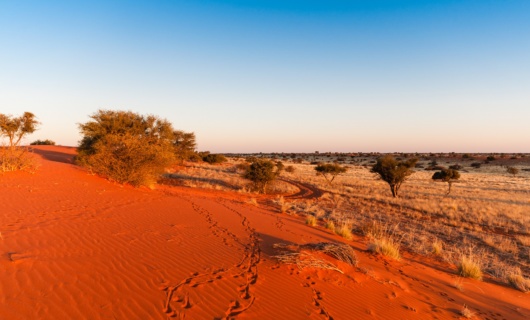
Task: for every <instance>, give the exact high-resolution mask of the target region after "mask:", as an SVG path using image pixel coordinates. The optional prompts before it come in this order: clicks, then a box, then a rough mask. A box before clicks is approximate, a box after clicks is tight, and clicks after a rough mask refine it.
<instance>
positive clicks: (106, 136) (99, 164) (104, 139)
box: [76, 110, 178, 186]
mask: <svg viewBox="0 0 530 320" xmlns="http://www.w3.org/2000/svg"><path fill="white" fill-rule="evenodd" d="M90 118H91V119H92V120H91V121H88V122H86V123H83V124H80V125H79V128H80V130H81V134H82V135H83V139H82V140H81V142H80V144H79V148H78V156H77V157H76V163H77V164H79V165H81V166H83V167H86V168H88V169H89V170H91V171H92V172H94V173H97V174H99V175H102V176H104V177H107V178H109V179H110V180H114V181H117V182H120V183H129V184H131V185H133V186H141V185H144V186H151V185H152V184H154V183H155V182H156V180H157V179H158V177H159V176H160V175H161V174H162V173H164V171H165V168H167V167H168V166H170V165H171V164H172V163H174V162H175V161H176V160H177V153H176V150H175V144H176V143H175V142H176V139H177V138H178V137H176V135H175V132H176V131H175V130H173V127H172V125H171V123H169V122H168V121H167V120H164V119H160V118H158V117H156V116H152V115H149V116H142V115H139V114H136V113H133V112H130V111H110V110H99V111H98V112H96V113H94V114H93V115H91V116H90ZM177 132H178V131H177Z"/></svg>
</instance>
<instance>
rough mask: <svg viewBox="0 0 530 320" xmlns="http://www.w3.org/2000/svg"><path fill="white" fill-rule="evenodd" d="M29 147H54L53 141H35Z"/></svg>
mask: <svg viewBox="0 0 530 320" xmlns="http://www.w3.org/2000/svg"><path fill="white" fill-rule="evenodd" d="M29 145H30V146H54V145H55V141H52V140H48V139H46V140H35V141H33V142H32V143H30V144H29Z"/></svg>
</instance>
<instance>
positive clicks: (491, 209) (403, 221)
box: [172, 157, 530, 291]
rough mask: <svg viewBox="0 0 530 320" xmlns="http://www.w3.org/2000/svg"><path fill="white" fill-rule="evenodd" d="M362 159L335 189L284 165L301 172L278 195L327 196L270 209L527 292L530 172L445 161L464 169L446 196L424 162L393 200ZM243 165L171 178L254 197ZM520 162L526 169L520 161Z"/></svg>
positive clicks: (279, 201) (310, 170) (194, 169)
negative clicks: (315, 192)
mask: <svg viewBox="0 0 530 320" xmlns="http://www.w3.org/2000/svg"><path fill="white" fill-rule="evenodd" d="M313 160H314V159H313ZM319 160H321V159H319ZM362 160H364V163H351V164H346V165H345V166H346V167H347V168H348V170H347V172H346V173H344V174H341V175H339V176H337V178H336V180H335V181H334V182H333V184H329V183H328V182H327V181H326V180H325V179H324V178H323V177H322V176H320V175H317V173H316V172H315V170H314V168H315V166H314V165H311V164H309V162H308V161H302V163H290V162H285V164H286V165H290V166H292V167H293V168H294V172H293V173H288V172H284V173H282V175H281V178H280V180H281V181H279V182H277V184H276V188H275V189H274V190H273V192H276V193H287V194H288V193H295V192H296V191H297V189H296V188H295V187H294V186H293V185H290V184H289V183H287V182H288V181H292V182H293V181H294V182H299V183H303V184H306V185H310V186H312V187H315V188H318V189H320V190H322V191H323V192H324V193H323V195H322V196H321V197H315V198H312V199H305V198H290V197H289V196H282V197H280V196H276V198H274V199H272V200H270V201H269V202H268V204H270V205H273V206H276V207H277V208H278V210H279V211H280V212H285V213H288V214H296V215H302V216H308V217H306V218H305V219H306V221H307V222H306V223H307V224H308V225H320V226H321V227H323V228H328V229H333V231H335V233H337V234H339V235H342V236H344V237H345V238H350V237H351V236H350V235H349V234H351V233H352V232H353V233H355V234H358V235H361V236H364V237H365V241H366V245H367V248H369V249H371V250H373V251H375V252H379V253H385V252H386V254H387V255H389V256H391V257H394V258H396V259H399V257H400V251H403V252H411V253H415V254H421V255H427V256H431V257H434V258H436V259H439V260H442V261H445V262H447V263H449V264H450V265H453V266H454V268H453V269H451V270H447V271H448V272H455V273H459V274H461V275H464V276H469V275H467V273H465V272H462V271H461V270H462V268H465V265H466V264H473V265H474V267H476V268H477V269H478V270H479V271H480V273H481V275H480V276H469V277H475V278H482V273H483V274H484V276H485V277H487V278H488V279H490V280H492V281H500V282H503V283H505V284H511V285H512V286H514V287H516V288H518V289H519V290H522V291H528V289H529V285H530V280H528V279H529V275H530V172H528V171H521V172H520V173H519V174H517V175H510V174H508V173H507V172H506V168H505V166H504V165H503V163H499V162H497V163H493V162H492V163H489V164H486V165H482V166H481V168H478V169H477V168H472V167H471V166H470V163H472V162H476V161H477V160H474V159H470V160H466V159H460V158H453V159H441V160H439V161H440V162H443V164H444V165H445V166H449V165H452V164H457V163H458V164H461V165H463V168H462V169H461V170H460V172H461V174H462V177H461V179H460V180H459V181H458V182H457V183H454V185H453V188H452V191H451V193H450V194H447V184H446V183H443V182H435V181H433V180H432V179H431V177H432V174H433V172H434V171H428V170H424V169H423V167H427V166H428V161H427V160H423V161H420V163H419V165H418V167H419V168H417V169H415V173H414V174H413V175H412V176H411V177H410V178H409V179H408V180H407V181H406V182H405V183H404V184H403V187H402V191H401V194H400V197H398V198H393V197H392V196H391V193H390V190H389V187H388V185H387V184H386V183H385V182H383V181H381V180H379V179H378V178H377V177H376V176H375V175H374V174H373V173H371V172H370V171H369V167H370V164H371V161H372V159H369V158H368V159H366V158H365V159H362ZM243 161H244V159H243V158H238V157H234V158H231V159H230V161H229V163H227V164H224V165H223V166H209V165H204V164H200V165H199V164H192V165H188V166H186V167H183V168H180V169H179V170H178V171H177V173H174V174H172V177H176V178H179V179H180V180H182V184H184V185H188V186H198V187H207V188H215V189H225V190H238V191H239V192H247V190H246V183H248V182H247V181H246V180H245V179H242V178H241V177H240V174H239V172H238V170H237V164H238V163H241V162H243ZM514 161H515V162H516V163H517V166H518V167H520V168H523V169H524V168H526V167H525V165H526V164H525V162H524V161H521V159H519V160H514ZM296 162H300V160H297V161H296ZM528 162H529V163H530V160H528ZM504 163H506V161H505V162H504ZM528 167H530V165H529V166H528ZM515 279H517V280H515Z"/></svg>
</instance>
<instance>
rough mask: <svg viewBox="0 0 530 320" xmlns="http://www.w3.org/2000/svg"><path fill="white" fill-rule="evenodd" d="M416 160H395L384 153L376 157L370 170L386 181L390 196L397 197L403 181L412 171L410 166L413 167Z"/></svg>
mask: <svg viewBox="0 0 530 320" xmlns="http://www.w3.org/2000/svg"><path fill="white" fill-rule="evenodd" d="M417 161H418V160H417V159H409V160H407V161H397V160H396V159H394V157H392V156H391V155H386V156H383V157H380V158H378V159H377V162H376V163H375V164H374V165H373V166H372V169H371V172H373V173H376V174H378V175H379V178H381V180H383V181H385V182H386V183H388V185H389V186H390V191H391V192H392V196H393V197H397V196H398V193H399V189H400V188H401V185H402V184H403V182H405V180H406V179H407V177H409V176H410V175H411V174H413V173H414V171H413V170H412V168H414V166H415V165H416V162H417Z"/></svg>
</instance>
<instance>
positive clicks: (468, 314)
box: [460, 304, 475, 319]
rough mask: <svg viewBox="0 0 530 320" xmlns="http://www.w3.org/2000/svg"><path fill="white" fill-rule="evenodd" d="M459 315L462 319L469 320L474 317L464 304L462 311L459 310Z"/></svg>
mask: <svg viewBox="0 0 530 320" xmlns="http://www.w3.org/2000/svg"><path fill="white" fill-rule="evenodd" d="M460 315H462V317H464V318H467V319H471V318H473V316H475V313H474V312H472V311H471V310H469V308H468V307H467V306H466V305H465V304H464V306H463V307H462V310H460Z"/></svg>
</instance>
